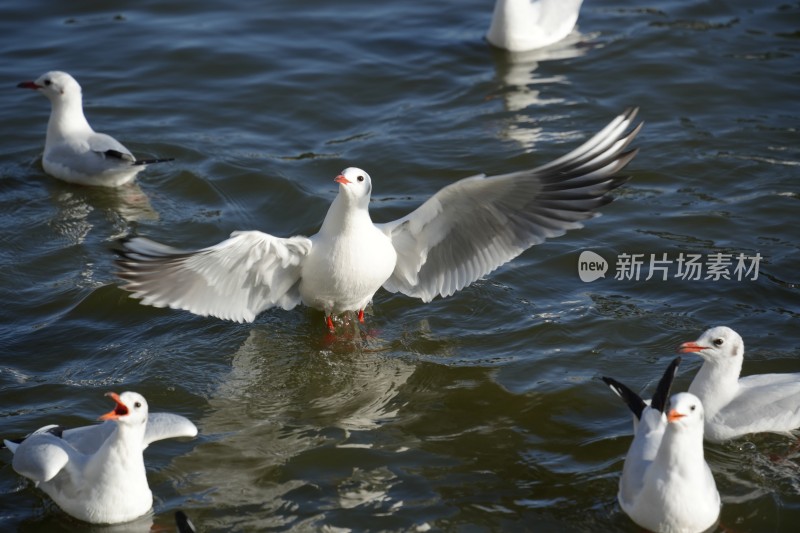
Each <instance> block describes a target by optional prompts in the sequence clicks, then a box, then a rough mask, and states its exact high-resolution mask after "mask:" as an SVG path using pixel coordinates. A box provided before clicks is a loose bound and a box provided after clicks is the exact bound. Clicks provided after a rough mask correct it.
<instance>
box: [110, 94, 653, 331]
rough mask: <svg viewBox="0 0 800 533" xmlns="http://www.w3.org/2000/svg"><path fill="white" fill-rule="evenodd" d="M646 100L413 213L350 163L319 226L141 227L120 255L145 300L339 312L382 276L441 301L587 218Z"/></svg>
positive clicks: (244, 312) (614, 180)
mask: <svg viewBox="0 0 800 533" xmlns="http://www.w3.org/2000/svg"><path fill="white" fill-rule="evenodd" d="M636 112H637V110H636V109H635V108H631V109H628V110H626V111H625V112H624V113H623V114H621V115H619V116H617V117H616V118H615V119H614V120H613V121H612V122H611V123H610V124H608V125H607V126H606V127H605V128H604V129H603V130H602V131H600V132H599V133H597V134H596V135H595V136H594V137H592V138H591V139H590V140H588V141H586V142H585V143H584V144H583V145H581V146H580V147H578V148H576V149H575V150H573V151H572V152H570V153H568V154H567V155H565V156H563V157H560V158H558V159H556V160H555V161H552V162H550V163H548V164H546V165H542V166H539V167H536V168H533V169H528V170H521V171H517V172H512V173H509V174H503V175H499V176H493V177H487V176H485V175H483V174H480V175H477V176H472V177H469V178H465V179H462V180H460V181H457V182H455V183H452V184H450V185H448V186H446V187H444V188H443V189H441V190H440V191H439V192H437V193H436V194H434V195H433V196H432V197H431V198H429V199H428V200H427V201H426V202H424V203H423V204H422V205H421V206H420V207H419V208H417V209H416V210H415V211H413V212H412V213H411V214H409V215H407V216H405V217H403V218H400V219H398V220H394V221H392V222H387V223H383V224H374V223H373V222H372V219H371V218H370V214H369V201H370V195H371V193H372V180H371V178H370V176H369V174H367V173H366V172H365V171H363V170H361V169H358V168H352V167H351V168H347V169H345V170H343V171H342V173H341V174H339V175H338V176H336V178H335V179H334V181H335V182H336V183H338V184H339V192H338V194H337V196H336V198H335V199H334V201H333V203H332V204H331V206H330V209H329V210H328V213H327V215H326V216H325V219H324V221H323V222H322V227H321V228H320V230H319V232H318V233H316V234H315V235H313V236H311V237H304V236H294V237H289V238H280V237H274V236H272V235H269V234H267V233H262V232H259V231H237V232H234V233H232V234H231V236H230V238H229V239H227V240H225V241H223V242H221V243H219V244H216V245H214V246H210V247H208V248H203V249H200V250H193V251H187V250H180V249H177V248H172V247H170V246H165V245H163V244H159V243H157V242H153V241H151V240H149V239H146V238H143V237H133V238H130V239H126V240H124V241H123V242H122V249H121V250H120V251H119V253H120V255H121V257H120V258H119V259H118V260H117V265H118V266H119V267H120V271H119V272H118V275H119V276H120V277H121V278H122V279H124V280H125V281H126V282H127V283H126V284H125V285H124V288H125V289H126V290H128V291H130V292H132V293H133V297H134V298H139V299H141V300H142V303H144V304H146V305H152V306H155V307H171V308H174V309H185V310H188V311H191V312H192V313H195V314H198V315H202V316H208V315H211V316H216V317H219V318H223V319H228V320H235V321H238V322H251V321H252V320H254V319H255V317H256V315H257V314H258V313H260V312H261V311H263V310H265V309H268V308H270V307H276V306H277V307H282V308H283V309H292V308H293V307H295V306H296V305H298V304H300V303H302V304H304V305H307V306H309V307H312V308H315V309H319V310H321V311H323V312H324V313H325V317H326V323H327V326H328V328H329V329H331V330H333V329H334V325H333V322H332V320H331V315H335V314H341V313H345V312H349V311H354V312H358V319H359V321H361V322H363V320H364V308H365V307H366V306H367V304H368V303H369V302H370V301H371V300H372V297H373V295H374V294H375V292H376V291H377V290H378V289H380V288H381V287H383V288H385V289H386V290H388V291H390V292H401V293H403V294H405V295H408V296H411V297H414V298H420V299H421V300H423V301H424V302H429V301H431V300H432V299H433V298H435V297H436V296H443V297H444V296H450V295H451V294H453V293H455V292H456V291H458V290H461V289H463V288H464V287H466V286H467V285H469V284H471V283H472V282H474V281H476V280H477V279H479V278H481V277H483V276H485V275H486V274H488V273H490V272H492V271H493V270H495V269H496V268H498V267H499V266H501V265H503V264H504V263H506V262H508V261H510V260H512V259H513V258H515V257H516V256H518V255H519V254H521V253H522V252H523V251H525V250H526V249H528V248H529V247H531V246H533V245H535V244H539V243H541V242H543V241H544V240H545V239H547V238H551V237H557V236H559V235H563V234H564V233H565V232H566V231H567V230H570V229H575V228H579V227H581V221H583V220H585V219H588V218H591V217H593V216H595V215H596V212H595V209H597V208H598V207H600V206H602V205H605V204H607V203H608V202H610V201H611V196H610V195H609V192H610V191H611V190H613V189H615V188H616V187H619V186H620V185H621V184H622V183H624V182H625V181H626V179H627V178H622V177H618V176H616V174H617V172H618V171H619V170H621V169H622V168H623V167H625V165H627V164H628V162H630V160H631V159H633V157H634V156H635V155H636V152H637V150H635V149H634V150H626V148H627V146H628V144H629V143H630V142H631V141H632V140H633V139H634V137H635V136H636V134H637V133H638V132H639V130H640V129H641V126H642V124H641V123H639V124H638V125H635V126H634V125H633V120H634V118H635V116H636Z"/></svg>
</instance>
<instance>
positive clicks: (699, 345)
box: [679, 326, 744, 363]
mask: <svg viewBox="0 0 800 533" xmlns="http://www.w3.org/2000/svg"><path fill="white" fill-rule="evenodd" d="M679 351H680V352H681V353H696V354H697V355H699V356H700V357H702V358H703V360H705V361H708V362H711V363H724V362H727V361H733V360H736V359H741V358H742V357H744V341H743V340H742V337H740V336H739V334H738V333H736V332H735V331H733V330H732V329H731V328H728V327H725V326H717V327H715V328H711V329H709V330H706V331H705V332H704V333H703V334H702V335H700V338H698V339H697V340H696V341H694V342H684V343H683V344H681V345H680V347H679Z"/></svg>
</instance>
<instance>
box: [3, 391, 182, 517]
mask: <svg viewBox="0 0 800 533" xmlns="http://www.w3.org/2000/svg"><path fill="white" fill-rule="evenodd" d="M106 396H109V397H111V399H113V400H114V402H115V403H116V406H115V407H114V409H113V410H112V411H110V412H109V413H106V414H105V415H103V416H101V417H100V420H103V421H104V422H103V423H102V424H95V425H92V426H84V427H79V428H74V429H64V428H61V427H59V426H56V425H49V426H45V427H43V428H41V429H39V430H37V431H35V432H34V433H32V434H31V435H29V436H28V437H26V438H25V439H23V440H22V441H21V442H14V441H11V440H6V441H5V445H6V447H7V448H8V449H10V450H11V451H12V452H13V453H14V458H13V460H12V463H11V465H12V467H13V468H14V470H15V471H16V472H17V473H18V474H21V475H23V476H25V477H27V478H28V479H30V480H32V481H33V482H34V483H35V484H36V486H37V487H39V488H40V489H42V490H43V491H44V492H45V493H46V494H47V495H49V496H50V497H51V498H52V499H53V501H54V502H55V503H56V504H57V505H58V506H59V507H60V508H61V509H63V510H64V512H66V513H67V514H69V515H71V516H74V517H75V518H78V519H80V520H83V521H85V522H90V523H93V524H116V523H121V522H128V521H131V520H133V519H135V518H138V517H140V516H142V515H143V514H145V513H147V511H149V510H150V508H151V507H152V505H153V494H152V493H151V492H150V487H149V485H148V484H147V476H146V474H145V468H144V458H143V456H142V452H143V451H144V450H145V448H147V446H148V445H149V444H150V443H152V442H155V441H157V440H162V439H169V438H173V437H194V436H195V435H197V428H196V427H195V425H194V424H192V423H191V422H190V421H189V420H188V419H186V418H184V417H182V416H180V415H175V414H170V413H149V414H148V407H147V402H146V401H145V399H144V398H143V397H142V395H140V394H137V393H135V392H123V393H122V394H119V395H118V394H116V393H113V392H110V393H108V394H107V395H106Z"/></svg>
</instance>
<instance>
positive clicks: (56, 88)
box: [17, 70, 81, 102]
mask: <svg viewBox="0 0 800 533" xmlns="http://www.w3.org/2000/svg"><path fill="white" fill-rule="evenodd" d="M17 87H20V88H22V89H33V90H35V91H39V92H40V93H42V94H43V95H45V96H46V97H47V98H48V99H49V100H50V101H51V102H56V101H60V100H62V99H64V98H69V97H74V96H75V95H78V96H80V94H81V86H80V85H78V82H77V81H75V78H73V77H72V76H70V75H69V74H67V73H66V72H61V71H60V70H51V71H50V72H46V73H45V74H42V75H41V76H39V78H38V79H37V80H36V81H23V82H22V83H20V84H18V85H17Z"/></svg>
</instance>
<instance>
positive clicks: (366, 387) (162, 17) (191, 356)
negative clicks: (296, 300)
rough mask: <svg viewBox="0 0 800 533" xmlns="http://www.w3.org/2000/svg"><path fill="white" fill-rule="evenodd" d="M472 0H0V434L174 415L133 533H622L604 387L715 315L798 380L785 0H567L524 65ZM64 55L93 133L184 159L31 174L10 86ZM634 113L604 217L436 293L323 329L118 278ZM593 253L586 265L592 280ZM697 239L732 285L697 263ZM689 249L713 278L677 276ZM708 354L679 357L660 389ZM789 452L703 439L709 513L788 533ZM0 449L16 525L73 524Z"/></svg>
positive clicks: (495, 167) (380, 305)
mask: <svg viewBox="0 0 800 533" xmlns="http://www.w3.org/2000/svg"><path fill="white" fill-rule="evenodd" d="M491 10H492V2H491V1H490V0H483V1H477V0H465V1H462V2H457V3H444V2H442V3H435V2H434V3H432V2H421V1H406V2H384V3H382V4H379V5H376V4H375V3H374V2H362V1H355V0H350V1H345V2H338V3H329V2H319V1H304V2H289V1H270V2H255V1H252V0H245V1H240V2H234V3H230V2H216V1H214V0H199V1H196V2H174V1H159V2H153V1H138V2H117V3H114V4H113V5H112V4H110V3H102V4H97V5H89V4H83V3H75V2H56V3H54V2H43V1H38V0H30V1H27V2H16V3H9V2H6V3H4V4H2V5H0V43H2V46H0V59H1V61H0V81H2V83H0V87H5V88H6V89H5V92H3V98H4V101H5V103H6V105H4V106H2V107H0V119H2V128H3V131H4V135H3V137H2V142H0V225H2V227H3V231H2V232H0V235H2V246H0V268H2V273H3V274H2V277H0V299H2V301H3V302H4V305H3V306H2V309H1V310H0V317H2V318H1V319H0V320H2V324H3V327H2V328H1V329H0V434H2V435H4V436H8V435H12V436H16V435H20V434H24V433H26V432H28V431H30V430H32V429H35V428H38V427H40V426H42V425H45V424H47V423H52V422H58V423H61V424H64V425H70V424H71V425H80V424H87V423H91V422H92V421H93V420H95V419H96V417H97V416H98V415H100V414H102V413H104V412H106V411H107V410H108V409H109V403H108V400H107V399H105V398H104V397H103V393H105V392H106V391H109V390H113V391H117V392H121V391H123V390H135V391H138V392H140V393H142V394H143V395H144V396H145V397H146V398H147V399H148V401H149V403H150V406H151V409H152V410H154V411H172V412H176V413H180V414H183V415H184V416H187V417H189V418H190V419H192V420H193V421H194V422H195V423H196V424H197V425H198V427H199V428H200V435H199V436H198V437H197V438H196V439H194V440H181V441H177V440H175V441H164V442H161V443H157V444H154V445H153V446H151V447H150V448H149V449H148V450H147V452H146V462H147V465H148V476H149V480H150V485H151V489H152V490H153V493H154V495H155V498H156V502H155V505H154V510H153V515H152V516H148V517H144V518H143V519H142V520H140V521H138V522H136V523H133V524H130V525H129V527H128V528H127V530H131V531H147V530H148V529H149V527H150V525H151V524H152V523H155V524H156V525H159V526H167V527H171V524H172V514H173V512H174V511H175V510H176V509H184V510H185V511H186V512H187V513H188V514H189V516H191V517H192V519H193V520H194V521H195V523H196V524H198V526H199V527H200V529H201V530H202V531H254V530H269V531H272V530H296V531H305V530H325V531H344V530H353V531H364V530H370V531H373V530H387V531H409V530H419V531H426V530H437V531H438V530H444V531H507V530H508V531H511V530H533V531H611V530H623V531H636V530H637V528H636V526H635V525H634V524H633V523H632V522H631V521H630V520H629V519H628V518H627V516H626V515H625V514H624V513H623V512H622V511H621V510H620V508H619V506H618V504H617V503H616V491H617V482H618V478H619V475H620V472H621V468H622V462H623V457H624V454H625V451H626V450H627V446H628V444H629V443H630V433H631V428H630V417H629V416H628V413H627V412H626V409H625V407H624V406H623V405H622V403H621V402H619V401H618V399H617V398H615V397H614V396H613V395H612V394H611V393H610V392H609V391H608V390H607V389H606V388H605V386H604V385H603V384H602V383H601V382H600V380H599V379H598V378H599V376H601V375H612V376H614V377H616V378H618V379H620V380H621V381H623V382H626V383H628V384H629V385H631V386H632V387H633V388H634V389H636V390H645V391H648V390H651V389H652V387H653V386H654V383H655V381H656V380H657V379H658V377H659V376H660V375H661V372H662V370H663V368H664V367H665V366H666V364H667V363H668V362H669V361H670V360H671V359H672V357H674V354H675V350H676V347H677V346H678V344H679V343H681V342H683V341H688V340H694V339H695V338H696V337H697V336H698V335H699V334H700V333H701V332H702V331H703V330H704V329H705V328H706V327H708V326H711V325H718V324H720V325H722V324H724V325H728V326H730V327H732V328H734V329H736V330H737V331H738V332H739V333H740V334H741V335H742V336H743V337H744V340H745V344H746V349H747V352H746V361H745V366H744V372H745V373H748V374H749V373H761V372H800V348H799V347H798V341H797V339H798V335H797V330H798V329H797V327H798V313H800V300H799V295H798V282H800V280H799V279H798V274H797V266H798V259H800V254H798V237H800V235H798V229H797V227H798V199H800V186H798V177H799V176H798V173H799V172H800V170H799V169H800V167H799V166H798V165H800V134H798V124H800V104H798V97H797V95H798V81H800V61H798V57H800V38H799V37H800V4H798V3H797V2H760V3H753V2H745V1H713V2H701V1H697V0H691V1H661V2H650V3H635V2H615V1H612V0H587V1H586V3H585V5H584V7H583V10H582V13H581V18H580V21H579V27H578V32H577V34H576V35H573V36H572V38H571V39H570V40H569V42H567V43H565V44H563V45H562V46H560V47H557V49H556V50H555V51H551V52H550V53H548V54H530V55H526V56H522V57H511V56H509V55H508V54H506V53H503V52H500V51H497V50H492V49H491V48H490V47H489V46H488V45H487V44H486V43H485V42H484V40H483V34H484V33H485V31H486V29H487V28H488V24H489V19H490V16H491ZM52 69H59V70H65V71H67V72H70V73H71V74H72V75H73V76H75V77H76V79H77V80H78V81H79V82H80V83H81V84H82V86H83V92H84V102H85V108H86V115H87V117H88V119H89V121H90V122H91V123H92V124H93V126H94V127H95V129H97V130H99V131H104V132H107V133H110V134H112V135H114V136H115V137H117V138H118V139H119V140H121V141H122V142H123V143H125V144H126V145H127V146H128V147H129V148H130V149H131V150H133V151H134V153H136V154H137V155H140V156H142V157H174V158H175V159H176V161H175V162H174V163H169V164H164V165H159V166H154V167H152V168H150V169H148V170H147V171H146V172H145V173H143V174H141V175H140V177H139V179H138V180H137V184H136V186H135V187H131V188H125V189H123V190H120V191H105V190H96V189H89V188H81V187H76V186H71V185H68V184H64V183H61V182H58V181H56V180H54V179H52V178H49V177H48V176H46V175H44V174H43V172H42V170H41V166H40V155H41V151H42V147H43V144H44V132H45V128H46V122H47V116H48V113H49V104H48V102H47V101H46V100H45V99H44V98H42V97H41V96H37V95H36V94H33V93H31V92H30V91H21V90H18V89H16V88H15V86H16V84H17V83H18V82H20V81H23V80H29V79H35V78H36V77H38V76H39V75H40V74H42V73H43V72H45V71H48V70H52ZM631 105H636V106H639V107H640V108H641V111H640V117H641V118H642V119H643V120H645V122H646V125H645V128H644V129H643V131H642V133H641V134H640V135H639V138H638V140H637V141H636V143H635V145H636V146H638V147H639V148H640V153H639V154H638V156H637V157H636V158H635V159H634V160H633V162H632V163H631V164H630V166H629V167H628V169H627V170H628V174H629V175H630V176H631V178H632V179H631V181H630V182H629V183H628V184H627V185H625V186H624V187H623V188H622V189H619V190H618V192H617V193H616V194H615V196H616V200H615V202H614V203H612V204H610V205H608V206H606V207H604V208H603V210H602V211H603V216H602V217H600V218H597V219H593V220H590V221H588V222H587V224H586V227H585V228H583V229H581V230H578V231H573V232H570V233H568V234H567V235H565V236H563V237H561V238H558V239H555V240H552V241H549V242H547V243H545V244H542V245H539V246H536V247H534V248H533V249H531V250H529V251H528V252H526V253H524V254H523V255H522V256H521V257H519V258H518V259H517V260H515V261H514V262H513V263H511V264H509V265H507V266H505V267H503V268H501V269H500V270H498V271H497V272H495V273H493V274H492V275H491V276H489V277H487V278H486V279H484V280H481V281H479V282H477V283H475V284H473V285H472V286H470V287H469V288H467V289H465V290H463V291H461V292H459V293H458V294H456V295H454V296H453V297H450V298H447V299H443V300H442V299H439V300H436V301H434V302H432V303H430V304H422V303H421V302H419V301H416V300H412V299H410V298H407V297H405V296H401V295H391V294H388V293H386V292H379V293H378V294H377V296H376V298H375V300H374V305H373V306H372V308H371V309H370V310H368V314H367V325H366V327H365V328H364V329H360V330H356V329H355V328H353V329H352V331H351V330H347V331H344V332H342V333H341V334H340V335H338V336H337V338H336V339H335V340H334V341H332V342H331V341H330V340H329V339H328V338H327V336H326V330H325V328H324V324H323V320H322V315H321V314H319V313H318V312H314V311H309V310H307V309H304V308H297V309H295V310H293V311H290V312H286V311H282V310H271V311H267V312H265V313H263V314H262V315H261V316H259V317H258V319H257V320H256V322H255V323H254V324H248V325H239V324H232V323H227V322H223V321H219V320H216V319H211V318H200V317H196V316H193V315H190V314H188V313H185V312H179V311H171V310H162V309H153V308H149V307H144V306H141V305H139V304H138V303H137V302H136V301H135V300H131V299H130V298H128V296H127V294H126V293H125V292H123V291H122V290H121V289H119V288H118V280H117V279H116V278H115V277H114V268H115V267H114V265H113V259H114V253H113V249H114V247H115V242H116V240H117V239H118V238H120V237H122V236H124V235H128V234H131V233H138V234H142V235H147V236H149V237H151V238H153V239H156V240H159V241H163V242H167V243H170V244H174V245H179V246H185V247H195V246H197V247H199V246H205V245H209V244H213V243H216V242H218V241H220V240H222V239H223V238H225V237H226V236H227V235H228V234H229V233H230V232H231V231H234V230H241V229H259V230H262V231H266V232H269V233H272V234H274V235H278V236H289V235H294V234H305V235H308V234H311V233H313V232H315V231H316V230H317V229H318V227H319V224H320V222H321V220H322V218H323V217H324V215H325V212H326V210H327V208H328V205H329V204H330V202H331V201H332V199H333V198H334V196H335V194H336V188H335V184H334V183H333V181H332V180H333V178H334V177H335V176H336V174H337V173H338V172H339V171H340V170H341V169H343V168H345V167H347V166H358V167H361V168H364V169H365V170H367V171H368V172H369V173H370V174H371V176H372V179H373V185H374V192H373V204H372V208H371V210H372V214H373V218H374V219H375V220H376V221H378V222H383V221H388V220H393V219H395V218H398V217H400V216H403V215H405V214H406V213H408V212H409V211H410V210H412V209H413V208H414V207H416V206H417V205H419V204H420V203H421V202H422V201H424V200H425V199H426V198H428V197H429V196H430V195H431V194H433V193H434V192H435V191H437V190H438V189H440V188H442V187H443V186H445V185H447V184H448V183H451V182H452V181H454V180H456V179H459V178H462V177H466V176H470V175H473V174H476V173H479V172H486V173H489V174H495V173H503V172H509V171H513V170H516V169H520V168H525V167H531V166H535V165H538V164H541V163H544V162H547V161H549V160H550V159H553V158H555V157H557V156H559V155H561V154H563V153H565V152H566V151H568V150H569V149H571V148H573V147H575V146H577V145H578V144H579V143H580V142H581V141H582V140H584V139H586V138H587V137H588V136H589V135H590V134H592V133H594V132H595V131H597V130H599V129H600V128H601V127H602V126H603V125H605V124H606V123H607V122H608V121H609V120H611V118H613V117H614V116H615V115H616V114H618V113H619V112H621V111H622V110H623V109H624V108H625V107H627V106H631ZM587 250H588V251H593V252H595V253H597V254H599V255H600V256H601V257H603V258H604V259H605V260H606V261H607V262H608V263H609V268H608V271H607V272H606V276H605V278H601V279H598V280H596V281H593V282H583V281H581V280H580V278H579V277H578V258H579V256H580V254H581V252H584V251H587ZM634 254H641V257H640V259H641V260H642V262H643V263H642V267H641V270H640V272H639V276H638V279H637V277H636V272H635V271H633V270H627V269H625V268H624V260H625V259H624V258H625V257H629V256H633V255H634ZM681 254H683V255H681ZM717 254H723V255H722V257H723V258H724V257H728V256H729V258H730V260H731V261H733V262H732V263H731V264H730V265H729V266H728V268H727V273H728V275H729V277H730V278H731V279H724V278H720V279H715V277H714V276H713V275H712V276H710V277H707V276H709V271H708V268H710V267H709V264H710V263H712V262H714V259H713V258H714V257H717ZM757 254H758V255H759V256H760V257H761V260H760V262H759V263H758V275H757V277H756V276H755V272H754V271H750V273H749V275H744V276H741V277H742V279H741V280H737V279H736V278H737V275H736V272H735V263H736V258H737V257H738V256H739V255H742V257H743V258H745V259H746V260H747V263H746V265H745V266H753V265H752V263H753V261H752V260H751V259H747V258H752V257H756V255H757ZM689 255H693V256H697V257H698V259H697V261H698V262H699V263H700V264H701V265H702V267H703V268H704V269H705V270H703V273H702V276H701V279H690V278H691V277H692V276H681V275H680V272H679V270H678V268H679V263H678V260H679V258H680V257H683V258H687V257H689ZM651 260H652V261H656V263H654V265H653V266H656V267H661V270H658V269H656V270H651V269H650V266H651V265H650V261H651ZM658 261H662V262H658ZM620 265H622V266H620ZM665 273H666V276H667V279H666V280H664V279H662V278H663V275H664V274H665ZM740 273H741V272H740ZM650 274H653V275H652V276H651V279H649V280H647V279H646V278H647V277H648V275H650ZM617 278H620V279H617ZM754 278H755V279H754ZM697 368H699V361H698V360H696V359H694V358H691V357H687V358H686V359H685V362H684V364H683V365H682V368H681V371H680V374H679V377H678V380H677V383H676V390H685V388H686V387H688V384H689V382H690V381H691V378H692V376H693V375H694V373H695V371H696V370H697ZM795 442H796V439H795V438H794V437H788V436H781V435H756V436H752V437H747V438H742V439H738V440H736V441H733V442H730V443H726V444H721V445H707V447H706V455H707V459H708V461H709V463H710V465H711V468H712V470H713V472H714V474H715V477H716V480H717V484H718V486H719V489H720V492H721V494H722V498H723V509H722V516H721V523H722V526H724V527H726V528H728V529H733V530H735V531H740V532H745V531H759V532H760V531H794V530H795V529H796V524H797V523H798V520H800V484H798V481H797V480H798V474H800V466H798V456H797V454H796V453H794V452H792V446H793V445H794V444H795ZM793 453H794V455H793ZM787 455H788V458H786V459H779V460H778V459H776V458H783V457H786V456H787ZM10 461H11V457H10V454H9V453H8V452H3V453H2V454H0V494H2V496H0V525H1V526H2V529H3V530H8V531H26V532H27V531H86V530H88V529H89V528H88V526H87V525H85V524H82V523H79V522H77V521H75V520H73V519H71V518H69V517H68V516H66V515H65V514H64V513H62V512H61V511H59V510H58V509H57V508H56V507H55V506H54V505H53V504H52V503H51V502H49V500H48V499H47V498H46V497H45V496H44V495H43V494H42V493H41V492H39V491H37V490H36V489H35V488H34V487H33V486H32V484H30V483H28V482H27V481H26V480H24V479H23V478H21V477H20V476H19V475H17V474H16V473H15V472H14V471H13V470H12V468H11V464H10ZM94 529H95V528H93V529H92V530H94ZM97 529H98V530H99V529H100V528H97ZM111 529H112V530H113V531H123V530H125V529H121V528H111Z"/></svg>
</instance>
